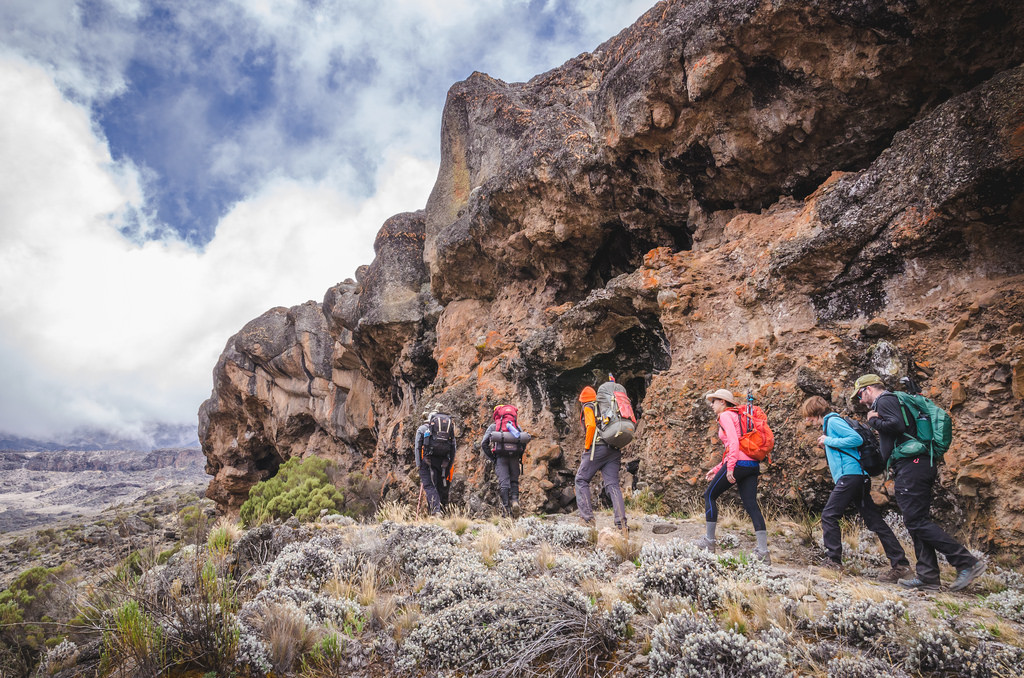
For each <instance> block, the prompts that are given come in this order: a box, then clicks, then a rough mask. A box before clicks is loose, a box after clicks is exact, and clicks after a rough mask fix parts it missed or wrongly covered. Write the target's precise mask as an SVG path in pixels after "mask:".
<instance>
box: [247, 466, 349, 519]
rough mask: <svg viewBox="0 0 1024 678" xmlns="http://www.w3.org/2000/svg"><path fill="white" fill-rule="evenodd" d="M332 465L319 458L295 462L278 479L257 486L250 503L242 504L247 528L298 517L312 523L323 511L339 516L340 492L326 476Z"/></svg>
mask: <svg viewBox="0 0 1024 678" xmlns="http://www.w3.org/2000/svg"><path fill="white" fill-rule="evenodd" d="M329 464H330V462H328V461H327V460H326V459H321V458H320V457H308V458H306V459H297V458H292V459H289V460H288V461H287V462H285V463H284V464H283V465H282V466H281V468H279V469H278V471H277V475H276V476H274V477H273V478H270V479H269V480H264V481H262V482H259V483H256V485H255V486H253V488H252V489H251V490H249V499H247V500H246V502H245V503H244V504H242V509H241V512H240V517H241V519H242V522H243V523H245V525H246V526H247V527H251V526H252V525H256V524H259V523H261V522H264V521H266V520H271V519H274V518H282V519H285V518H289V517H291V516H295V517H296V518H298V519H299V520H303V521H308V520H313V519H315V518H316V517H317V516H319V515H320V511H321V510H323V509H327V511H328V512H329V513H338V512H339V511H340V510H341V508H342V507H343V506H344V505H345V496H344V495H343V494H342V492H341V490H339V489H338V488H336V487H335V486H334V485H333V484H331V481H330V479H329V478H328V476H327V471H328V467H329Z"/></svg>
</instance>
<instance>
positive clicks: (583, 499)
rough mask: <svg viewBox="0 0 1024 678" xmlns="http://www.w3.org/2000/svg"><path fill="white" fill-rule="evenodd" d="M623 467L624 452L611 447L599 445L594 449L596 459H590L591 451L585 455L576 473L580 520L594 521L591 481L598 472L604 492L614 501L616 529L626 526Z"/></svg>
mask: <svg viewBox="0 0 1024 678" xmlns="http://www.w3.org/2000/svg"><path fill="white" fill-rule="evenodd" d="M621 465H622V451H621V450H617V449H615V448H614V447H611V446H609V445H603V444H601V443H598V444H597V445H596V446H595V447H594V459H593V461H591V459H590V450H587V451H586V452H584V453H583V459H582V460H581V462H580V468H579V470H578V471H576V506H578V507H579V509H580V518H583V519H584V520H593V518H594V509H593V507H592V506H591V505H590V479H591V478H593V477H594V474H595V473H597V472H598V471H600V472H601V482H602V483H604V490H605V492H607V493H608V496H609V497H611V500H612V513H613V514H614V515H615V527H619V528H622V527H625V526H626V502H625V501H623V499H622V488H621V487H619V467H620V466H621Z"/></svg>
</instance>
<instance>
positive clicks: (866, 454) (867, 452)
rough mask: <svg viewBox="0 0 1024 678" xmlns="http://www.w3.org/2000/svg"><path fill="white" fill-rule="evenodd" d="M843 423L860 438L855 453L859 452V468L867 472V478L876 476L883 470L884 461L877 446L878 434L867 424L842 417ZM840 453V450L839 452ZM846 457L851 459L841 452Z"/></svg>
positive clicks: (850, 455)
mask: <svg viewBox="0 0 1024 678" xmlns="http://www.w3.org/2000/svg"><path fill="white" fill-rule="evenodd" d="M842 419H843V421H845V422H846V423H847V424H849V425H850V428H852V429H853V430H854V431H856V432H857V435H859V436H860V438H861V440H863V441H864V442H862V443H861V444H860V447H858V448H857V451H858V452H860V460H859V461H860V467H861V468H862V469H864V471H866V472H867V474H868V475H869V476H877V475H880V474H881V473H882V471H884V470H885V461H884V460H883V459H882V449H881V448H880V447H879V446H878V434H877V433H875V429H873V428H871V427H870V426H868V425H867V424H865V423H864V422H861V421H857V420H856V419H853V418H851V417H843V418H842ZM839 451H840V452H842V450H839ZM843 454H846V456H848V457H852V456H853V455H852V454H848V453H846V452H843Z"/></svg>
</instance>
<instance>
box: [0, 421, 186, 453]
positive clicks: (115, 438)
mask: <svg viewBox="0 0 1024 678" xmlns="http://www.w3.org/2000/svg"><path fill="white" fill-rule="evenodd" d="M163 448H199V436H198V435H197V433H196V428H195V426H194V425H191V424H166V423H154V424H148V425H146V426H145V427H144V428H143V431H142V432H141V434H138V435H126V434H124V433H122V432H116V431H105V430H102V429H89V428H87V429H76V430H74V431H72V432H70V433H67V434H63V435H59V436H54V437H52V438H26V437H22V436H16V435H11V434H8V433H5V432H3V431H0V450H10V451H13V452H56V451H60V450H68V451H72V452H99V451H102V450H136V451H141V452H150V451H153V450H157V449H163Z"/></svg>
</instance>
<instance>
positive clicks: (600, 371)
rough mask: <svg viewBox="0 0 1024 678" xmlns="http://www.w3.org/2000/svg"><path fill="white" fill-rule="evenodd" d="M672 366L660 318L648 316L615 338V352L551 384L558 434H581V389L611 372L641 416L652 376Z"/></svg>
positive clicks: (594, 385) (551, 396) (606, 376)
mask: <svg viewBox="0 0 1024 678" xmlns="http://www.w3.org/2000/svg"><path fill="white" fill-rule="evenodd" d="M671 365H672V358H671V356H670V354H669V350H668V340H667V339H666V338H665V331H664V330H663V329H662V327H661V323H660V322H659V321H658V319H657V318H655V317H647V318H645V319H644V320H643V321H641V324H639V325H637V326H635V327H633V328H631V329H628V330H626V331H625V332H622V333H621V334H619V335H618V336H617V337H615V348H614V349H613V350H612V351H609V352H608V353H602V354H600V355H596V356H594V357H593V358H591V359H590V361H588V362H587V364H586V365H584V366H582V367H579V368H576V369H574V370H569V371H568V372H564V373H562V374H561V375H559V376H558V377H556V378H555V380H554V382H553V383H552V384H550V398H551V400H550V402H551V409H552V413H553V414H554V415H555V421H556V422H557V426H558V429H559V430H558V432H559V434H560V435H562V436H565V437H570V436H578V435H579V433H580V432H579V426H578V424H577V419H578V417H579V406H578V405H579V402H578V398H579V394H580V391H582V390H583V387H584V386H593V387H594V388H597V387H598V386H600V385H601V384H603V383H604V382H605V381H607V380H608V375H609V374H612V375H614V376H615V381H617V382H618V383H620V384H622V385H623V386H624V387H625V388H626V391H627V392H628V393H629V398H630V400H631V401H632V402H633V409H634V410H635V411H636V415H637V418H640V417H642V416H643V407H644V406H643V401H644V397H645V396H646V395H647V387H648V386H649V385H650V383H651V378H652V377H653V376H654V373H655V372H658V371H661V370H666V369H668V368H669V367H670V366H671ZM567 442H568V441H567ZM570 446H571V445H570Z"/></svg>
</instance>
